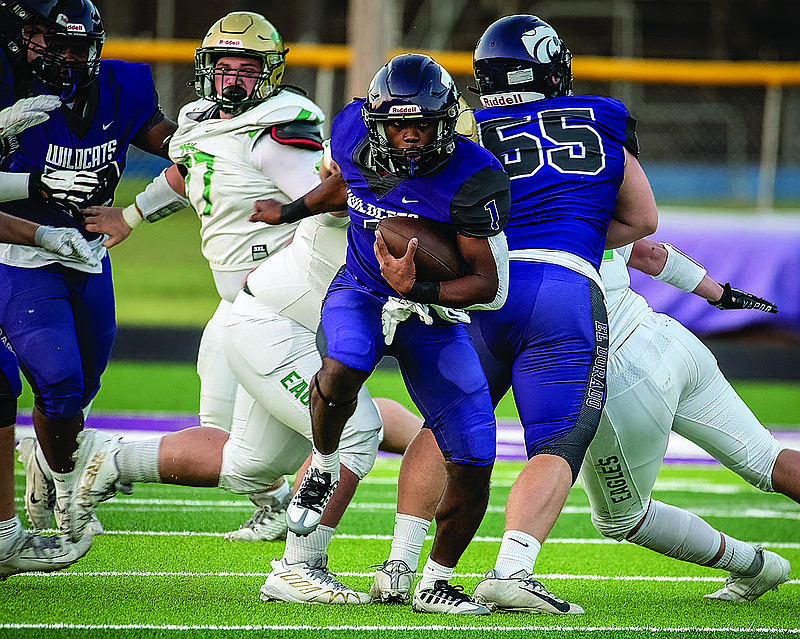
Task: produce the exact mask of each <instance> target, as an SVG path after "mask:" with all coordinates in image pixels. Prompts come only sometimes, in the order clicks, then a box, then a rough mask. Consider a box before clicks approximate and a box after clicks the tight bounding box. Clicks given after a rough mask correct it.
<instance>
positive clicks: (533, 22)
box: [473, 15, 572, 98]
mask: <svg viewBox="0 0 800 639" xmlns="http://www.w3.org/2000/svg"><path fill="white" fill-rule="evenodd" d="M473 69H474V71H475V82H476V83H477V85H478V91H479V93H480V94H481V95H487V94H492V93H506V92H510V91H528V92H533V93H537V94H539V95H540V96H541V97H542V98H556V97H560V96H564V95H572V53H570V51H569V49H567V47H566V45H565V44H564V42H563V41H562V40H561V39H560V38H559V37H558V33H556V31H555V29H553V27H551V26H550V25H549V24H547V23H546V22H545V21H544V20H541V19H539V18H537V17H536V16H532V15H514V16H506V17H504V18H500V19H499V20H497V21H496V22H494V23H493V24H491V25H490V26H489V28H487V29H486V31H485V32H484V34H483V35H482V36H481V38H480V40H478V44H477V45H476V46H475V55H474V57H473Z"/></svg>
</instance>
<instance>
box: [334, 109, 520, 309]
mask: <svg viewBox="0 0 800 639" xmlns="http://www.w3.org/2000/svg"><path fill="white" fill-rule="evenodd" d="M362 106H363V101H362V100H354V101H353V102H351V103H350V104H348V105H347V106H346V107H345V108H344V109H342V111H341V112H340V113H339V114H338V115H337V116H336V118H335V119H334V121H333V125H332V129H331V154H332V157H333V159H334V160H335V161H336V163H337V164H338V165H339V167H340V168H341V170H342V176H343V177H344V180H345V182H346V183H347V208H348V212H349V214H350V226H349V227H348V230H347V258H346V262H347V267H348V269H350V270H351V271H352V273H353V275H355V277H356V278H358V280H360V281H361V282H362V283H364V284H366V285H367V286H369V287H371V288H372V289H373V290H375V291H377V292H379V293H381V294H383V295H390V296H396V295H397V293H396V292H395V291H394V290H393V289H392V288H391V287H390V286H389V285H388V284H387V283H386V281H385V280H384V279H383V278H382V277H381V275H380V267H379V266H378V260H377V259H376V257H375V253H374V250H373V244H374V243H375V228H376V226H377V224H378V222H379V221H380V220H381V219H382V218H385V217H390V216H395V215H400V216H406V217H424V218H428V219H431V220H435V221H437V222H441V223H444V224H449V225H452V226H453V227H454V230H455V232H456V233H458V234H461V235H464V236H466V237H492V236H494V235H497V234H498V233H500V232H501V231H502V230H503V228H504V227H505V224H506V220H507V216H508V206H509V191H508V188H509V187H508V177H507V176H506V174H505V172H504V171H503V169H502V167H501V166H500V163H499V162H498V161H497V159H496V158H495V157H494V156H493V155H492V154H491V153H489V152H488V151H487V150H486V149H483V148H481V147H480V146H478V145H477V144H475V143H473V142H471V141H469V140H467V139H466V138H463V137H461V136H459V138H458V141H457V143H456V148H455V151H454V152H453V154H452V155H451V156H450V158H449V159H448V160H447V161H446V162H445V163H444V164H443V165H442V166H441V167H439V168H438V169H436V170H435V171H432V172H431V173H428V174H425V175H422V176H419V177H414V178H407V177H401V176H396V175H393V174H382V173H379V172H377V171H376V170H374V169H372V168H370V166H369V164H370V163H369V161H368V158H369V137H368V134H367V127H366V125H365V124H364V121H363V119H362V118H361V109H362Z"/></svg>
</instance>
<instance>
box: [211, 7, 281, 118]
mask: <svg viewBox="0 0 800 639" xmlns="http://www.w3.org/2000/svg"><path fill="white" fill-rule="evenodd" d="M286 52H287V49H286V48H285V47H284V46H283V39H282V38H281V36H280V34H279V33H278V31H277V30H276V29H275V27H274V26H272V24H271V23H270V22H268V21H267V20H266V19H265V18H264V16H262V15H259V14H257V13H251V12H249V11H235V12H233V13H229V14H228V15H226V16H225V17H224V18H222V19H220V20H218V21H217V22H215V23H214V24H213V25H212V26H211V28H210V29H209V31H208V33H207V34H206V37H205V38H204V39H203V42H202V45H201V46H200V47H199V48H198V49H197V51H196V52H195V90H196V91H197V95H198V96H199V97H201V98H205V99H206V100H211V101H212V102H216V103H217V104H218V105H219V106H220V109H221V110H222V111H223V112H224V113H227V114H229V115H239V114H240V113H243V112H244V111H246V110H247V109H249V108H252V107H254V106H255V105H257V104H259V103H260V102H263V101H264V100H266V99H267V98H269V97H270V96H271V95H273V94H274V93H275V92H276V91H277V89H278V87H279V85H280V83H281V78H282V77H283V72H284V69H285V68H286ZM223 58H240V59H246V60H255V61H256V62H257V63H258V64H259V65H260V70H259V71H258V72H254V71H253V70H252V69H253V66H252V65H249V68H248V70H247V71H245V70H241V71H238V72H237V71H235V70H234V69H228V70H225V71H224V72H223V71H222V70H221V69H220V68H219V67H218V66H217V65H218V63H219V62H220V60H222V59H223ZM222 66H224V65H222ZM223 73H224V74H227V75H230V76H232V75H234V74H235V75H237V81H236V82H234V83H233V84H232V85H229V86H227V87H224V88H223V89H222V91H221V92H219V91H217V83H216V81H215V79H219V76H220V75H222V74H223ZM239 78H242V81H241V82H239V81H238V79H239ZM249 80H254V81H255V82H254V83H253V88H252V89H251V90H250V91H247V90H246V89H245V88H244V85H246V84H249V83H250V82H249Z"/></svg>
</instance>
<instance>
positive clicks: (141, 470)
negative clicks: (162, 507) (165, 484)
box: [116, 437, 161, 484]
mask: <svg viewBox="0 0 800 639" xmlns="http://www.w3.org/2000/svg"><path fill="white" fill-rule="evenodd" d="M160 447H161V438H160V437H159V438H158V439H145V440H143V441H138V442H130V443H125V442H124V441H123V442H122V443H121V444H120V447H119V452H118V453H117V457H116V462H117V468H118V469H119V480H118V481H119V483H121V484H130V483H132V482H135V481H138V482H148V483H160V482H161V475H160V474H159V472H158V449H159V448H160Z"/></svg>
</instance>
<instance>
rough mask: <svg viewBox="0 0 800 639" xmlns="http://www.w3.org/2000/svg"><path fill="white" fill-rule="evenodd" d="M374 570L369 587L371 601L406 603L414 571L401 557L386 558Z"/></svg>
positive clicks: (409, 595)
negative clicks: (373, 577) (373, 576)
mask: <svg viewBox="0 0 800 639" xmlns="http://www.w3.org/2000/svg"><path fill="white" fill-rule="evenodd" d="M377 568H378V569H377V570H376V571H375V579H374V580H373V582H372V585H371V586H370V588H369V596H370V598H371V599H372V601H376V602H379V603H407V602H408V600H409V599H410V598H411V587H412V586H413V585H414V579H415V577H416V573H415V572H414V571H413V570H411V568H409V567H408V564H407V563H406V562H405V561H402V560H401V559H391V560H389V559H387V560H386V561H384V562H383V563H382V564H381V565H380V566H378V567H377Z"/></svg>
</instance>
